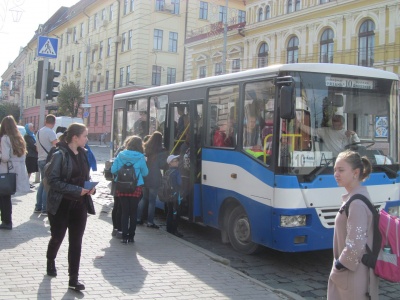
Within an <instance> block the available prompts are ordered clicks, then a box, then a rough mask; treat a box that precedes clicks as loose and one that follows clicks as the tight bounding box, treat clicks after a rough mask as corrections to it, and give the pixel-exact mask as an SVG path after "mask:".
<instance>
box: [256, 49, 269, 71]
mask: <svg viewBox="0 0 400 300" xmlns="http://www.w3.org/2000/svg"><path fill="white" fill-rule="evenodd" d="M268 50H269V48H268V45H267V43H262V44H261V46H260V49H258V63H257V67H258V68H262V67H266V66H268Z"/></svg>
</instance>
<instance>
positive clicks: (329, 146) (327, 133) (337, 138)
mask: <svg viewBox="0 0 400 300" xmlns="http://www.w3.org/2000/svg"><path fill="white" fill-rule="evenodd" d="M346 131H347V130H346V129H340V130H334V129H332V128H330V127H321V128H316V129H315V134H316V135H318V136H319V137H320V138H322V139H323V141H324V150H326V151H332V153H333V156H335V157H336V156H337V155H338V154H339V153H340V152H342V151H343V150H344V149H345V146H347V145H349V144H352V143H357V142H359V141H360V139H359V138H358V136H357V134H354V135H350V137H347V136H346ZM312 134H313V133H312ZM313 135H314V134H313Z"/></svg>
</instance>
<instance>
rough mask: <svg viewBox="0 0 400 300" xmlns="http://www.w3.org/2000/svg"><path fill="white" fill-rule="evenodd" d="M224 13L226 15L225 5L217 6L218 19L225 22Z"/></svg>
mask: <svg viewBox="0 0 400 300" xmlns="http://www.w3.org/2000/svg"><path fill="white" fill-rule="evenodd" d="M226 15H227V11H226V6H221V5H220V6H219V14H218V21H220V22H222V23H226Z"/></svg>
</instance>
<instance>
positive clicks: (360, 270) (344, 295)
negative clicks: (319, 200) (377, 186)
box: [328, 151, 379, 300]
mask: <svg viewBox="0 0 400 300" xmlns="http://www.w3.org/2000/svg"><path fill="white" fill-rule="evenodd" d="M371 170H372V166H371V163H370V161H369V160H368V158H367V157H365V156H363V157H361V156H360V154H359V153H357V152H354V151H344V152H341V153H339V155H338V157H337V159H336V162H335V167H334V176H335V180H336V182H337V183H338V185H339V186H341V187H344V188H345V189H346V194H344V195H342V206H341V208H340V210H339V212H338V213H337V215H336V218H335V230H334V237H333V256H334V261H333V266H332V270H331V274H330V275H329V281H328V300H335V299H341V300H348V299H357V300H359V299H365V300H367V299H371V300H376V299H379V296H378V292H379V286H378V285H379V279H378V278H377V276H376V275H375V274H374V270H373V269H372V268H368V267H367V266H365V265H364V264H363V263H362V262H361V259H362V257H363V255H364V254H365V253H367V250H366V247H365V245H368V247H369V248H370V249H372V243H373V235H374V234H373V232H374V219H373V215H372V212H371V210H370V209H369V208H368V206H367V205H366V204H365V203H364V202H363V201H362V200H360V199H357V198H356V199H355V200H354V201H352V204H351V205H350V206H349V210H348V217H347V215H346V213H345V207H346V202H347V201H348V200H349V199H350V198H351V197H352V196H353V195H355V194H361V195H363V196H365V197H366V198H368V199H370V196H369V193H368V191H367V188H366V187H364V186H362V185H361V182H362V181H364V180H365V179H366V178H367V177H368V176H369V174H370V173H371Z"/></svg>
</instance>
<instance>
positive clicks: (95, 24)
mask: <svg viewBox="0 0 400 300" xmlns="http://www.w3.org/2000/svg"><path fill="white" fill-rule="evenodd" d="M97 18H98V16H97V14H94V17H93V29H97V24H98V19H97Z"/></svg>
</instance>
